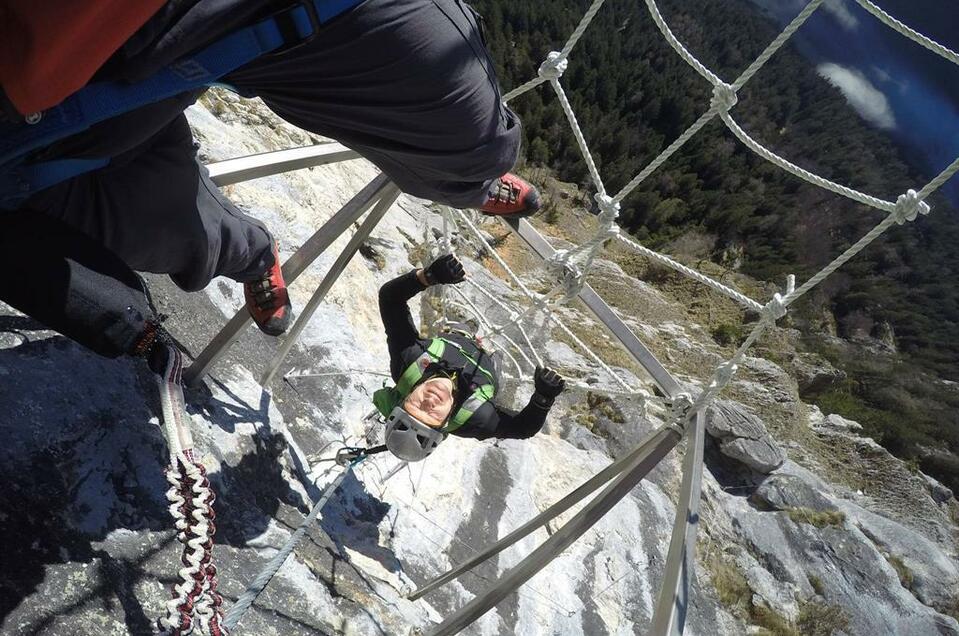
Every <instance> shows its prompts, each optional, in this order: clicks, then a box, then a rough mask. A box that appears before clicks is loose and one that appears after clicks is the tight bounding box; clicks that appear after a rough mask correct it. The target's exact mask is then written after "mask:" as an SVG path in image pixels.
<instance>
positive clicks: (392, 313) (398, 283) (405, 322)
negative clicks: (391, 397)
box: [379, 270, 426, 380]
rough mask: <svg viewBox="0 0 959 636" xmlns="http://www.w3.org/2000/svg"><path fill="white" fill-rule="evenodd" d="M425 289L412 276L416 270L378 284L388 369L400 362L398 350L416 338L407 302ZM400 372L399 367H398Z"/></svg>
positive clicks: (416, 340) (413, 342)
mask: <svg viewBox="0 0 959 636" xmlns="http://www.w3.org/2000/svg"><path fill="white" fill-rule="evenodd" d="M424 289H426V287H424V286H423V284H422V283H421V282H420V281H419V279H418V278H417V277H416V270H413V271H412V272H409V273H408V274H403V275H402V276H399V277H397V278H394V279H393V280H391V281H390V282H388V283H386V284H385V285H383V286H382V287H380V298H379V302H380V318H381V319H382V320H383V328H384V329H385V330H386V346H387V348H388V349H389V352H390V372H391V373H392V374H393V379H394V380H395V379H396V377H397V375H398V374H397V372H396V370H395V369H394V367H396V368H397V369H399V368H400V367H401V366H402V353H403V351H404V350H405V349H407V348H409V347H411V346H413V345H414V344H416V343H417V342H418V341H419V337H420V334H419V331H418V330H417V329H416V325H415V324H413V316H412V314H410V308H409V306H408V305H407V302H408V301H409V299H410V298H412V297H413V296H416V295H417V294H418V293H420V292H421V291H423V290H424ZM400 372H402V369H400Z"/></svg>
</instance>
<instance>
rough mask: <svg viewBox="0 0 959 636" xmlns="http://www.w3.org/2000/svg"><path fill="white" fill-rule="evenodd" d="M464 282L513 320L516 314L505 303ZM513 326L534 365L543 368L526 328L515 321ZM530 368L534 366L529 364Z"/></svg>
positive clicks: (468, 281)
mask: <svg viewBox="0 0 959 636" xmlns="http://www.w3.org/2000/svg"><path fill="white" fill-rule="evenodd" d="M466 282H467V283H468V284H469V285H470V286H472V287H473V289H475V290H476V291H478V292H479V293H481V294H482V295H484V296H486V298H488V299H490V300H491V301H492V302H493V304H494V305H496V306H497V307H499V308H500V309H502V310H503V311H505V312H506V313H507V315H508V316H509V319H510V320H514V317H515V316H516V312H515V311H513V310H512V309H511V308H510V307H508V306H507V305H506V303H504V302H503V301H502V300H500V299H499V298H497V297H496V295H495V294H494V293H492V292H491V291H489V290H488V289H486V288H485V287H483V286H482V285H479V284H477V283H476V282H474V281H472V280H470V279H468V278H467V279H466ZM514 326H515V327H516V329H517V331H519V333H520V335H521V336H523V340H524V341H525V342H526V346H527V347H529V349H530V351H532V352H533V356H534V357H535V358H536V364H538V365H539V366H543V361H542V360H541V359H540V357H539V354H538V353H537V352H536V347H534V346H533V340H532V338H530V337H529V333H527V331H526V328H525V327H523V323H521V322H518V321H517V322H516V323H515V325H514ZM513 346H516V345H515V344H514V345H513ZM518 348H519V347H517V349H518ZM524 357H525V355H524ZM528 360H529V359H528V358H527V361H528ZM530 366H536V365H535V364H532V363H531V364H530Z"/></svg>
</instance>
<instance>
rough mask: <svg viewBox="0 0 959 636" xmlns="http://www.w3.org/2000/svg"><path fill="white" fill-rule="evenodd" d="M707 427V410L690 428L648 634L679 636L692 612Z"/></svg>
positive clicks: (650, 635) (654, 635) (687, 431)
mask: <svg viewBox="0 0 959 636" xmlns="http://www.w3.org/2000/svg"><path fill="white" fill-rule="evenodd" d="M705 430H706V417H705V415H704V411H699V412H698V413H696V417H695V418H693V421H692V422H691V423H690V424H689V428H687V430H686V439H687V440H688V441H687V448H686V457H685V458H684V459H683V482H682V486H681V487H680V491H679V501H678V502H677V503H676V520H675V522H674V524H673V535H672V538H671V539H670V542H669V551H668V553H667V555H666V570H665V572H664V573H663V582H662V585H661V586H660V588H659V601H658V602H657V604H656V612H655V613H654V614H653V621H652V625H651V627H650V630H649V633H648V636H675V635H678V634H682V633H683V627H684V626H685V624H686V615H687V613H688V611H689V597H690V591H691V590H690V587H691V583H692V573H693V570H694V565H695V564H694V559H695V556H696V531H697V529H698V528H699V499H700V491H701V488H702V482H703V443H704V438H705V433H704V431H705Z"/></svg>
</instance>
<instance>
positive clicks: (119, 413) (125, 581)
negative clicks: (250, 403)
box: [0, 324, 306, 634]
mask: <svg viewBox="0 0 959 636" xmlns="http://www.w3.org/2000/svg"><path fill="white" fill-rule="evenodd" d="M7 326H8V327H9V326H10V325H7ZM23 327H24V329H25V331H24V332H22V335H23V337H24V338H25V339H26V342H23V343H22V344H18V345H15V346H8V347H7V348H4V349H0V376H2V382H0V406H2V409H3V411H2V412H3V416H2V417H0V436H2V439H3V440H4V443H3V444H2V445H0V483H3V484H4V487H3V488H0V542H2V545H3V546H4V557H3V559H2V564H0V632H2V633H8V630H10V629H11V626H12V625H16V626H17V627H16V632H17V633H19V634H41V633H50V631H51V630H57V629H64V628H65V624H64V622H63V621H64V620H66V617H67V616H68V615H69V616H70V618H69V621H70V624H71V625H73V621H74V620H78V621H82V620H83V619H82V618H81V617H80V616H79V615H78V614H77V612H78V610H81V608H86V611H85V612H81V614H85V613H89V612H91V611H92V612H94V613H100V612H102V611H103V610H102V609H96V608H113V610H114V611H113V612H111V613H114V614H116V615H121V613H122V615H121V616H120V617H121V619H122V620H123V621H124V622H125V623H126V628H127V631H128V632H129V633H133V634H139V633H144V630H145V629H146V626H147V625H148V624H149V623H150V621H151V620H152V619H155V618H156V617H155V616H148V613H147V612H145V611H144V609H143V605H142V601H143V600H145V599H144V597H143V595H144V594H155V593H157V592H156V591H155V588H154V591H149V592H147V591H145V590H149V589H150V588H151V587H152V586H151V585H144V583H145V582H151V581H152V582H155V581H156V579H157V568H158V567H159V568H162V574H161V576H162V577H163V578H162V580H161V582H162V584H163V587H164V588H168V587H169V584H170V581H171V580H172V577H173V576H174V575H175V571H176V570H175V568H176V566H175V565H170V570H169V572H166V569H165V568H166V567H167V566H166V565H159V564H158V563H161V564H162V563H164V562H167V561H171V562H172V561H173V558H175V559H177V560H178V558H179V557H178V552H179V546H174V545H169V544H171V543H173V520H172V519H171V517H170V515H169V512H168V511H167V501H166V497H165V492H166V489H167V482H166V479H165V477H164V469H165V468H166V465H167V461H168V455H167V450H166V445H165V443H164V440H163V438H162V435H161V432H160V429H159V427H157V426H156V425H155V424H151V423H150V422H151V419H153V420H154V421H156V416H155V413H154V412H153V408H152V407H153V406H154V405H155V403H156V396H155V395H154V394H153V393H152V388H153V386H154V383H153V376H152V374H150V373H149V371H147V370H146V368H145V365H142V364H140V363H139V362H136V361H133V360H107V359H104V358H100V357H98V356H96V355H94V354H91V353H89V352H87V351H86V350H84V349H82V348H81V347H79V346H77V345H75V344H74V343H72V342H71V341H69V340H67V339H65V338H62V337H56V336H54V337H43V338H42V339H37V340H32V341H31V340H30V338H31V337H33V338H36V337H37V334H36V333H30V332H29V331H28V330H30V329H32V328H33V327H34V325H29V324H24V325H23ZM18 337H19V336H18ZM257 413H258V410H257V409H250V410H249V411H248V412H242V413H230V412H227V411H226V410H224V411H223V412H221V413H219V415H218V417H219V418H220V419H221V420H222V421H223V424H224V425H228V423H229V422H228V420H229V418H230V417H233V416H236V417H239V418H252V417H258V416H257V415H256V414H257ZM260 421H262V418H260ZM247 439H249V440H250V441H251V442H252V444H251V445H252V448H249V449H248V450H247V452H245V454H243V455H242V457H241V459H240V461H239V462H238V463H237V464H236V465H232V466H231V465H228V464H223V465H222V467H221V469H220V470H219V471H217V472H215V473H212V474H211V475H210V479H211V482H212V483H213V485H214V489H215V491H216V493H217V496H218V499H217V503H216V504H215V509H216V511H217V514H218V518H217V523H218V527H219V530H218V532H217V536H216V543H217V544H229V545H234V546H238V547H242V546H244V545H246V543H247V541H248V540H249V539H250V538H252V537H254V536H257V535H259V534H261V533H262V532H264V531H265V530H266V529H267V527H268V526H269V524H270V521H271V518H272V517H273V516H274V514H275V513H276V511H277V509H278V508H279V506H280V504H281V502H285V503H289V504H290V505H294V506H297V507H298V508H299V509H301V510H305V509H306V506H305V505H304V502H303V501H302V500H300V498H299V496H298V495H296V493H294V492H293V491H291V489H290V488H289V484H288V483H287V482H286V481H285V480H284V479H283V477H282V474H281V466H280V463H279V461H278V458H279V457H280V455H281V454H282V453H283V451H284V450H285V441H284V440H283V438H282V436H280V435H278V434H276V435H272V434H266V435H260V436H254V437H253V438H247ZM161 553H166V554H161ZM174 554H176V555H177V556H176V557H173V555H174ZM160 557H162V558H160ZM168 557H172V558H170V559H168ZM158 558H160V560H159V561H158V562H152V561H154V560H155V559H158ZM148 562H149V563H148ZM167 593H168V590H167V589H164V591H163V592H162V595H163V596H164V598H165V597H166V595H167ZM76 628H77V629H76V630H75V631H77V632H78V633H82V632H83V630H84V626H83V623H82V622H80V623H78V624H77V625H76Z"/></svg>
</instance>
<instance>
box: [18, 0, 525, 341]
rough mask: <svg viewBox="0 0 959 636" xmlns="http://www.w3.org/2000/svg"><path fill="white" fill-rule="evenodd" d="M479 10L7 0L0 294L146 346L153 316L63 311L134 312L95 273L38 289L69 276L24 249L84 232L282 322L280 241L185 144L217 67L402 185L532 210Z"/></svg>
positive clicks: (222, 77)
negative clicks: (214, 283)
mask: <svg viewBox="0 0 959 636" xmlns="http://www.w3.org/2000/svg"><path fill="white" fill-rule="evenodd" d="M479 21H480V18H479V17H478V15H477V14H476V13H475V12H473V11H472V10H471V9H470V8H469V6H468V5H466V4H465V3H463V2H460V1H459V0H435V1H434V0H400V1H395V0H365V1H363V2H361V1H360V0H304V1H302V2H293V1H291V0H187V1H185V2H184V1H182V0H176V1H174V0H169V1H163V0H150V1H144V2H138V3H130V2H125V1H121V0H91V1H90V2H83V3H74V2H69V1H67V0H48V1H46V2H34V1H32V0H0V236H2V237H4V238H5V239H6V240H5V241H4V243H5V244H4V249H2V250H0V267H2V269H3V271H4V273H5V274H6V275H5V276H4V281H5V282H4V283H2V284H0V300H4V301H6V302H8V303H9V304H11V305H12V306H14V307H15V308H16V309H19V310H20V311H22V312H24V313H26V314H28V315H30V316H32V317H34V318H36V319H37V320H39V321H40V322H43V323H44V324H47V325H48V326H52V327H54V328H57V329H58V330H59V331H61V332H62V333H64V334H65V335H68V336H69V337H72V338H75V339H78V341H79V342H80V343H81V344H84V345H87V346H88V347H90V348H93V349H94V350H96V351H98V352H100V353H107V352H108V354H112V355H119V354H122V353H125V352H134V351H139V350H140V349H136V350H133V349H125V348H124V347H126V346H127V345H128V344H129V343H128V340H129V338H127V336H128V335H129V334H127V333H126V332H127V331H130V330H134V329H137V328H140V327H141V326H142V325H141V323H142V322H143V320H142V319H143V318H147V317H144V316H140V317H138V318H137V321H136V324H133V323H132V322H131V324H129V325H126V326H125V328H118V329H117V330H116V331H120V332H123V334H122V335H123V338H122V339H118V340H117V341H116V342H112V343H111V346H109V347H104V346H99V347H97V346H91V339H90V338H87V339H86V340H84V339H83V338H82V336H84V335H88V334H87V332H88V330H86V329H78V328H73V327H72V326H71V325H72V323H76V322H79V323H82V324H83V325H92V324H97V323H98V316H92V317H91V316H88V315H86V314H84V312H85V311H99V312H100V314H101V315H102V316H105V318H104V321H105V322H107V323H110V324H113V323H115V322H117V321H120V322H122V321H123V320H124V317H125V316H126V315H127V312H126V307H125V306H119V305H118V306H116V307H114V306H113V304H114V303H113V301H112V300H111V299H110V298H108V297H100V296H98V295H97V292H98V288H97V287H96V286H95V285H88V286H83V285H77V284H73V285H72V286H71V287H69V289H66V290H65V291H64V292H63V293H46V294H35V293H33V291H34V290H36V289H45V288H47V287H49V286H51V285H61V286H62V285H64V284H68V285H69V284H70V279H69V277H60V278H58V279H56V280H52V281H51V280H45V279H43V278H42V277H40V276H41V274H42V273H43V271H44V270H41V271H38V270H37V269H35V268H34V267H33V266H32V262H33V259H34V258H35V257H36V255H37V254H38V253H40V252H43V251H51V250H54V249H55V248H56V246H57V245H60V244H62V241H48V240H47V237H48V236H50V235H51V234H57V235H65V234H68V233H71V232H79V233H82V234H84V235H86V236H88V237H90V238H91V239H93V242H94V243H95V244H99V245H101V246H102V247H103V249H104V250H105V251H109V252H112V253H113V254H114V255H116V256H117V257H119V259H120V260H121V261H122V262H123V263H124V264H125V265H126V266H128V267H129V268H132V269H134V270H139V271H147V272H153V273H160V274H169V275H170V277H171V279H172V280H173V282H174V283H176V285H178V286H179V287H180V288H182V289H184V290H186V291H196V290H200V289H203V288H204V287H206V286H207V285H208V284H209V283H210V281H211V280H212V279H213V278H214V277H217V276H226V277H228V278H232V279H234V280H236V281H238V282H240V283H242V284H243V286H244V292H245V298H246V302H247V307H248V308H249V311H250V314H251V315H252V317H253V320H254V321H255V322H256V324H257V326H258V327H259V328H260V329H261V330H262V331H263V332H265V333H267V334H269V335H279V334H281V333H283V332H284V331H286V329H287V328H288V327H289V325H290V324H291V321H292V311H291V306H290V301H289V296H288V293H287V290H286V284H285V282H284V280H283V274H282V271H281V267H280V262H279V255H278V247H277V244H276V241H275V240H274V239H273V238H272V236H271V234H270V232H269V231H268V230H267V228H266V227H265V226H264V225H263V224H262V223H260V222H259V221H257V220H255V219H253V218H251V217H249V216H247V215H246V214H244V213H243V212H242V211H241V210H240V209H239V208H237V206H235V205H234V204H232V203H231V202H230V201H229V200H228V199H227V198H226V197H224V196H222V195H221V194H220V192H219V191H218V190H217V188H216V186H215V185H214V184H213V183H212V181H211V180H210V178H209V175H208V173H207V170H206V169H205V168H204V167H203V166H202V165H200V164H199V163H198V162H197V160H196V154H197V144H196V143H195V142H194V140H193V136H192V134H191V130H190V126H189V124H188V123H187V119H186V117H185V115H184V114H183V111H184V110H185V109H186V108H187V107H188V106H190V105H191V104H192V103H193V102H195V101H196V99H197V98H198V97H199V96H200V95H201V94H202V93H203V92H204V91H205V90H206V89H207V88H208V87H209V86H210V85H212V84H214V83H215V84H219V85H225V86H227V87H229V88H232V89H233V90H235V91H236V92H238V93H239V94H241V95H243V96H245V97H259V98H261V99H262V100H263V102H264V103H265V104H266V105H267V106H268V107H269V108H270V109H271V110H273V112H275V113H276V114H277V115H279V116H280V117H282V118H283V119H285V120H286V121H288V122H290V123H292V124H294V125H296V126H299V127H301V128H304V129H306V130H308V131H310V132H314V133H318V134H321V135H325V136H328V137H332V138H335V139H337V140H339V141H340V142H342V143H343V144H344V145H346V146H349V147H350V148H352V149H354V150H357V151H358V152H360V153H361V154H362V155H364V156H365V157H366V158H368V159H369V160H370V161H372V162H373V163H375V164H376V165H377V166H379V167H380V168H381V169H382V170H383V171H384V172H385V173H386V174H387V175H388V176H389V177H390V178H391V179H392V180H393V181H394V182H395V183H396V184H397V185H398V186H399V187H400V188H401V189H403V190H405V191H406V192H408V193H410V194H413V195H416V196H419V197H423V198H428V199H433V200H435V201H439V202H443V203H448V204H450V205H453V206H456V207H475V208H478V209H480V210H481V211H482V212H484V213H486V214H491V215H504V216H524V215H527V214H530V213H533V212H535V211H536V210H538V208H539V195H538V193H537V192H536V190H535V188H533V187H532V186H531V185H530V184H528V183H526V182H525V181H523V180H522V179H520V178H518V177H516V176H515V175H512V174H510V173H508V172H507V171H508V170H510V169H511V168H512V166H513V164H514V162H515V161H516V158H517V156H518V154H519V145H520V137H521V135H520V123H519V120H518V118H517V117H516V115H515V114H514V113H513V112H512V111H510V110H509V109H508V108H506V107H505V106H504V105H503V104H502V96H501V94H500V89H499V85H498V83H497V79H496V75H495V72H494V69H493V65H492V62H491V61H490V58H489V55H488V54H487V51H486V48H485V44H484V42H483V38H482V35H481V31H480V26H479ZM14 227H15V229H16V232H14V229H13V228H14ZM85 253H86V252H84V254H85ZM76 257H77V255H76V254H72V253H71V254H66V253H53V252H52V251H51V253H50V254H48V255H44V256H43V258H45V259H47V260H50V261H54V260H56V259H60V260H61V261H63V262H64V263H67V262H68V261H70V259H75V258H76ZM81 264H82V262H81ZM65 267H69V265H65ZM87 269H89V268H87ZM50 271H52V270H50ZM83 293H90V294H93V295H94V297H93V298H92V299H90V300H89V302H73V303H69V302H64V301H63V299H65V298H71V297H72V298H77V297H78V294H80V295H82V294H83ZM151 328H152V327H151ZM93 340H94V341H96V340H98V338H93ZM133 340H136V341H139V339H138V338H133ZM94 344H99V343H98V342H95V343H94Z"/></svg>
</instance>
